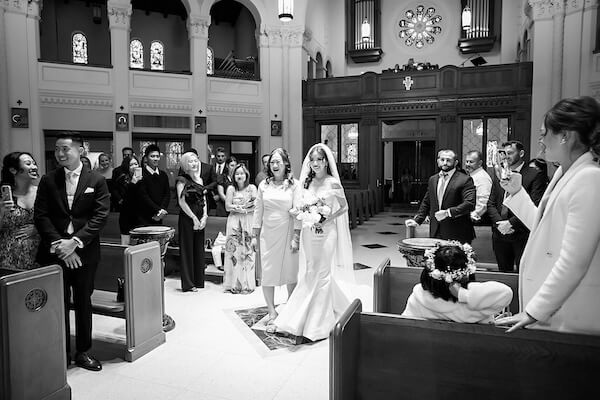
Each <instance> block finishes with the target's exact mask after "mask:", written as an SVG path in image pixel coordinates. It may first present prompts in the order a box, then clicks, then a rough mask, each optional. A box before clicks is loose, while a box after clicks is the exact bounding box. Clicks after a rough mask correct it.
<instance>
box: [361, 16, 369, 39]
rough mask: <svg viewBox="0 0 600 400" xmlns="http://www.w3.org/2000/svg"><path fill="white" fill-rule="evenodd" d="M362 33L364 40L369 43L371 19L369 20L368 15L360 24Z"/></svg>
mask: <svg viewBox="0 0 600 400" xmlns="http://www.w3.org/2000/svg"><path fill="white" fill-rule="evenodd" d="M360 33H361V38H362V41H363V42H367V43H368V42H370V41H371V24H370V23H369V20H367V17H365V19H364V20H363V22H362V25H361V26H360Z"/></svg>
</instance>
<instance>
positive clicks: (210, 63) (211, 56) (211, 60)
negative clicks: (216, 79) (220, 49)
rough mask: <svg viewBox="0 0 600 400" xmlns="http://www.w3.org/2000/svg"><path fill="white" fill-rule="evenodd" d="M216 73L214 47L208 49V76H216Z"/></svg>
mask: <svg viewBox="0 0 600 400" xmlns="http://www.w3.org/2000/svg"><path fill="white" fill-rule="evenodd" d="M214 73H215V53H214V52H213V49H212V47H207V48H206V75H214Z"/></svg>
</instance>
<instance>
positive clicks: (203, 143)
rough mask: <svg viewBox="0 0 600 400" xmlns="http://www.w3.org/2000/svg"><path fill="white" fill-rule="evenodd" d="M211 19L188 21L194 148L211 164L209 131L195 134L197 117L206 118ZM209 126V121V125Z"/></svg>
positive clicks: (195, 17)
mask: <svg viewBox="0 0 600 400" xmlns="http://www.w3.org/2000/svg"><path fill="white" fill-rule="evenodd" d="M209 26H210V16H209V17H198V16H193V15H190V16H189V17H188V21H187V27H188V35H189V38H190V64H191V65H190V68H191V71H192V116H191V117H192V132H191V135H192V140H191V143H192V147H193V148H195V149H197V150H198V156H199V158H200V160H201V161H204V162H209V161H210V160H209V159H208V152H207V151H206V149H207V146H208V134H207V132H208V130H206V131H205V132H204V133H195V131H196V128H195V126H196V121H195V118H196V117H205V118H207V114H206V109H207V107H206V96H207V92H208V90H207V82H208V77H207V75H206V48H207V46H208V27H209ZM206 125H208V121H207V124H206ZM207 128H208V127H207Z"/></svg>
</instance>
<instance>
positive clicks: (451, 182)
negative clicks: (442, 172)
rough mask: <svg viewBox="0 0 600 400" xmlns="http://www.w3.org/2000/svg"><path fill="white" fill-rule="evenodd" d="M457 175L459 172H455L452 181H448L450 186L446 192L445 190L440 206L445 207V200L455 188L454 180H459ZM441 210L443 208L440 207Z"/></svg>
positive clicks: (447, 186)
mask: <svg viewBox="0 0 600 400" xmlns="http://www.w3.org/2000/svg"><path fill="white" fill-rule="evenodd" d="M456 174H458V171H454V173H453V174H452V176H451V177H450V180H449V181H448V184H447V185H446V190H444V196H443V197H442V201H441V203H440V206H443V205H444V200H446V197H447V196H448V193H450V190H452V188H453V187H454V180H455V179H457V178H456ZM438 179H439V175H438ZM436 187H437V185H436ZM440 208H442V207H440Z"/></svg>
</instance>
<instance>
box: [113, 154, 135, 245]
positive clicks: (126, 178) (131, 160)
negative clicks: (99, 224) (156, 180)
mask: <svg viewBox="0 0 600 400" xmlns="http://www.w3.org/2000/svg"><path fill="white" fill-rule="evenodd" d="M120 169H121V171H126V172H125V173H122V174H121V175H120V176H119V177H118V178H117V181H116V182H115V189H114V193H115V198H116V199H118V200H117V201H118V204H119V209H120V210H121V211H120V212H119V230H120V231H121V244H122V245H128V244H129V239H130V238H129V232H130V231H131V230H132V229H134V228H135V227H137V226H138V221H137V211H136V210H137V207H138V206H139V192H138V190H139V187H138V182H139V181H141V180H142V174H141V173H138V174H136V173H135V172H136V169H138V170H140V169H141V167H140V164H139V162H138V159H137V157H136V156H135V155H132V156H131V157H125V158H124V159H123V162H122V163H121V166H120ZM140 172H141V171H140Z"/></svg>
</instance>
